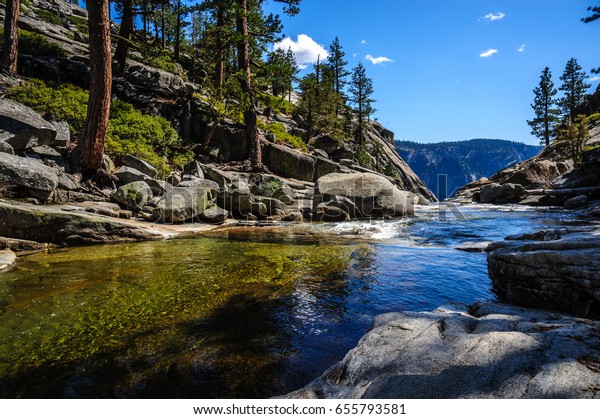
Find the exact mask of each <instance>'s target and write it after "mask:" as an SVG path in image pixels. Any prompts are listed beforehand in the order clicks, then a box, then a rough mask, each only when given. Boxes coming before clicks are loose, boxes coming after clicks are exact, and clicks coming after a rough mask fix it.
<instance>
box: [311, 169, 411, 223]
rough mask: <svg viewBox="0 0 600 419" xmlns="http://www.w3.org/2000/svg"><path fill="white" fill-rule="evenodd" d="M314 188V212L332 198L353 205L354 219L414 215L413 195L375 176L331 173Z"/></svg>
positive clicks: (370, 174) (322, 178) (371, 174)
mask: <svg viewBox="0 0 600 419" xmlns="http://www.w3.org/2000/svg"><path fill="white" fill-rule="evenodd" d="M315 187H316V190H315V199H314V207H315V208H316V207H317V206H318V205H319V204H320V203H322V202H328V201H332V200H334V199H335V197H346V198H348V199H350V200H351V201H352V202H353V203H354V205H356V207H357V209H358V213H357V214H356V216H357V217H371V216H373V217H384V216H407V215H414V204H413V201H412V198H413V196H414V194H412V193H410V192H407V191H401V190H400V189H398V187H397V186H395V185H394V184H392V183H391V182H390V181H389V180H387V179H386V178H384V177H383V176H379V175H376V174H374V173H331V174H329V175H326V176H323V177H321V178H320V179H319V180H318V181H317V183H316V185H315ZM350 215H352V214H350Z"/></svg>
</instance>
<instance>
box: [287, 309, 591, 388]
mask: <svg viewBox="0 0 600 419" xmlns="http://www.w3.org/2000/svg"><path fill="white" fill-rule="evenodd" d="M598 348H600V323H599V322H594V321H590V320H585V319H581V318H576V317H569V316H562V315H559V314H556V313H553V312H544V311H536V310H527V309H522V308H518V307H514V306H508V305H502V304H495V303H478V304H475V305H473V306H471V307H468V306H465V305H462V304H447V305H444V306H442V307H440V308H438V309H437V310H434V311H432V312H423V313H410V312H405V313H389V314H384V315H381V316H378V317H377V318H376V319H375V321H374V323H373V326H372V328H371V330H370V331H369V332H368V333H367V334H366V335H365V336H364V337H363V338H362V339H361V340H360V342H359V343H358V345H357V346H356V348H354V349H352V350H351V351H350V352H349V353H348V354H347V355H346V356H345V357H344V359H343V360H342V361H340V362H339V363H337V364H336V365H334V366H333V367H331V368H330V369H329V370H327V371H326V372H325V373H324V374H323V375H322V376H321V377H319V378H318V379H317V380H315V381H314V382H312V383H310V384H309V385H307V386H306V387H305V388H303V389H301V390H299V391H296V392H293V393H290V394H288V395H286V396H285V397H286V398H334V399H341V398H351V399H355V398H356V399H358V398H365V399H386V398H393V399H411V398H430V399H439V398H597V397H598V396H599V391H600V350H599V349H598Z"/></svg>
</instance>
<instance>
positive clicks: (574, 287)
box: [488, 231, 600, 318]
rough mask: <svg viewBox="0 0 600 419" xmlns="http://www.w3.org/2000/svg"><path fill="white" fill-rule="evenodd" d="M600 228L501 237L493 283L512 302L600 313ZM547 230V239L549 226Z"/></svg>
mask: <svg viewBox="0 0 600 419" xmlns="http://www.w3.org/2000/svg"><path fill="white" fill-rule="evenodd" d="M598 233H600V231H596V233H574V234H566V235H565V234H561V233H559V234H557V235H553V237H549V238H550V239H551V240H550V241H526V242H524V243H523V242H521V243H510V242H509V243H500V244H501V245H502V247H500V248H499V249H497V250H495V251H494V252H491V253H489V254H488V271H489V274H490V278H491V279H492V283H493V284H494V287H495V288H496V289H497V290H498V292H499V293H500V294H501V296H502V297H503V298H504V299H505V300H506V301H507V302H510V303H512V304H518V305H522V306H526V307H536V308H545V309H550V310H556V311H562V312H565V313H570V314H574V315H577V316H584V317H592V318H600V259H599V258H598V255H600V236H599V235H598ZM541 234H542V236H543V240H546V237H547V236H548V232H542V233H541ZM539 239H540V237H538V236H532V237H531V240H539Z"/></svg>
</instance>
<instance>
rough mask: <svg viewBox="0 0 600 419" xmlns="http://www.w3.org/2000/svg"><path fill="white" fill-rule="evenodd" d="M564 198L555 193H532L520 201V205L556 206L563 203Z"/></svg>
mask: <svg viewBox="0 0 600 419" xmlns="http://www.w3.org/2000/svg"><path fill="white" fill-rule="evenodd" d="M562 202H563V200H562V199H561V198H557V197H555V196H553V195H531V196H528V197H527V198H525V199H523V200H521V201H519V204H520V205H530V206H532V207H554V206H557V205H562Z"/></svg>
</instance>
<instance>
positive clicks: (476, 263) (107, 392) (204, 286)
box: [0, 207, 569, 398]
mask: <svg viewBox="0 0 600 419" xmlns="http://www.w3.org/2000/svg"><path fill="white" fill-rule="evenodd" d="M434 208H436V207H431V209H421V210H420V211H419V214H418V216H417V217H415V218H412V219H403V220H397V221H389V222H384V221H377V222H371V223H366V222H354V223H340V224H304V225H301V226H296V227H289V228H287V227H286V228H278V229H256V228H254V229H236V230H229V231H217V232H213V233H212V234H211V235H210V236H208V237H196V238H186V239H177V240H171V241H164V242H149V243H139V244H129V245H111V246H95V247H82V248H72V249H68V250H59V251H54V252H50V253H38V254H34V255H31V256H28V257H24V258H21V259H20V261H19V263H18V264H17V266H16V267H15V268H14V269H12V270H11V271H9V272H7V273H4V274H0V397H5V398H6V397H9V398H12V397H54V398H62V397H87V398H91V397H161V398H171V397H186V398H226V397H236V398H254V397H269V396H273V395H278V394H282V393H285V392H288V391H291V390H294V389H297V388H299V387H301V386H303V385H305V384H306V383H308V382H309V381H310V380H312V379H314V378H315V377H317V376H318V375H320V374H321V373H322V372H323V371H324V370H325V369H326V368H328V367H329V366H331V365H333V364H334V363H335V362H336V361H338V360H340V359H341V358H342V357H343V356H344V354H345V353H346V352H347V351H348V350H349V349H351V348H352V347H354V346H355V345H356V343H357V342H358V340H359V339H360V337H361V336H362V335H363V334H364V333H365V332H366V331H367V330H368V328H369V326H370V324H371V321H372V319H373V317H374V316H375V315H377V314H380V313H384V312H388V311H399V310H413V311H414V310H416V311H420V310H431V309H434V308H436V307H438V306H439V305H441V304H443V303H444V302H446V301H461V302H465V303H472V302H474V301H482V300H494V299H495V295H494V293H493V290H492V285H491V283H490V280H489V277H488V274H487V265H486V257H485V254H483V253H467V252H461V251H458V250H456V249H455V248H456V247H457V246H459V245H462V244H464V243H468V242H481V241H487V240H500V239H502V238H503V237H505V236H507V235H510V234H518V233H523V232H530V231H535V230H539V229H542V228H549V227H552V226H556V225H560V224H564V223H565V222H569V220H568V219H566V217H567V216H566V215H565V214H564V213H559V212H548V211H534V210H532V209H526V208H521V209H516V208H511V207H505V208H503V209H498V208H496V209H492V208H484V207H464V208H461V213H462V214H456V213H455V214H450V213H448V214H447V215H445V216H443V215H440V213H438V212H437V211H436V210H434Z"/></svg>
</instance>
